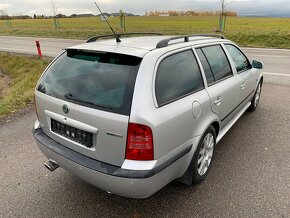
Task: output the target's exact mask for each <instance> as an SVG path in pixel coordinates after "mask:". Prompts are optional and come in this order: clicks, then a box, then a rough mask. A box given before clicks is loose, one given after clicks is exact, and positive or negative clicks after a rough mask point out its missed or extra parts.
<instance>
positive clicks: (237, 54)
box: [225, 44, 251, 73]
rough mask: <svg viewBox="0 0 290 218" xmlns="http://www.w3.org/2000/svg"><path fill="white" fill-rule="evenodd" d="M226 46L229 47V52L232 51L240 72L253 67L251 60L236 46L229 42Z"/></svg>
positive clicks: (231, 53)
mask: <svg viewBox="0 0 290 218" xmlns="http://www.w3.org/2000/svg"><path fill="white" fill-rule="evenodd" d="M225 47H226V48H227V50H228V52H229V53H230V55H231V57H232V59H233V61H234V63H235V66H236V70H237V72H238V73H240V72H242V71H244V70H246V69H250V68H251V65H250V63H249V60H248V59H247V58H246V56H245V55H244V54H243V53H242V52H241V51H240V50H239V49H238V48H237V47H236V46H233V45H228V44H227V45H225Z"/></svg>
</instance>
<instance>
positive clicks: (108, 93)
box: [37, 50, 142, 115]
mask: <svg viewBox="0 0 290 218" xmlns="http://www.w3.org/2000/svg"><path fill="white" fill-rule="evenodd" d="M141 60H142V59H141V58H138V57H133V56H128V55H122V54H115V53H107V52H87V51H80V50H68V51H67V52H65V53H64V54H62V55H61V56H60V57H59V58H58V59H57V60H56V61H55V62H54V63H53V64H52V65H51V66H50V67H49V68H48V69H47V71H46V72H45V74H44V76H43V77H42V78H41V80H40V81H39V83H38V86H37V90H38V91H40V92H42V93H44V94H47V95H50V96H52V97H56V98H60V99H64V100H66V101H71V102H74V103H78V104H81V105H83V106H87V107H92V108H97V109H100V110H105V111H110V112H114V113H119V114H124V115H129V114H130V110H131V102H132V95H133V89H134V84H135V80H136V75H137V71H138V68H139V65H140V62H141Z"/></svg>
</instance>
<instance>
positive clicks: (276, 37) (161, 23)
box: [0, 16, 290, 48]
mask: <svg viewBox="0 0 290 218" xmlns="http://www.w3.org/2000/svg"><path fill="white" fill-rule="evenodd" d="M109 21H110V22H111V24H112V26H114V27H115V28H116V30H117V31H118V32H121V31H120V28H119V18H118V17H114V18H109ZM60 25H61V27H60V28H59V29H56V28H54V24H53V20H52V19H30V20H12V28H8V27H6V24H5V21H3V20H1V21H0V35H14V36H39V37H55V38H72V39H87V38H89V37H91V36H94V35H100V34H107V33H110V30H109V28H108V27H107V26H106V24H105V22H103V21H100V18H98V17H91V18H62V19H60ZM126 27H127V29H126V31H127V32H160V33H163V34H170V35H175V34H179V35H180V34H189V33H211V32H213V31H214V29H216V28H217V27H218V17H200V16H196V17H127V18H126ZM223 34H224V35H225V36H226V37H227V38H229V39H231V40H234V41H235V42H237V43H238V44H239V45H240V46H249V47H275V48H290V19H289V18H248V17H228V18H227V24H226V30H225V32H224V33H223Z"/></svg>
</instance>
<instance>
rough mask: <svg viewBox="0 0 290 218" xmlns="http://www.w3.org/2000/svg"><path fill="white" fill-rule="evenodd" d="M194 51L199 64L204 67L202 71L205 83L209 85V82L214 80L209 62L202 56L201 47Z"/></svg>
mask: <svg viewBox="0 0 290 218" xmlns="http://www.w3.org/2000/svg"><path fill="white" fill-rule="evenodd" d="M196 52H197V55H198V57H199V59H200V62H201V65H202V67H203V69H204V73H205V76H206V80H207V84H208V85H210V84H212V83H214V82H215V79H214V76H213V73H212V71H211V69H210V66H209V64H208V62H207V59H206V57H205V56H204V54H203V52H202V50H201V49H196Z"/></svg>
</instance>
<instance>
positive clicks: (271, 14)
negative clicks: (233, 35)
mask: <svg viewBox="0 0 290 218" xmlns="http://www.w3.org/2000/svg"><path fill="white" fill-rule="evenodd" d="M239 16H241V17H277V18H279V17H280V18H290V13H289V14H286V13H285V14H280V13H264V14H262V13H261V14H244V13H242V14H239Z"/></svg>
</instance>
